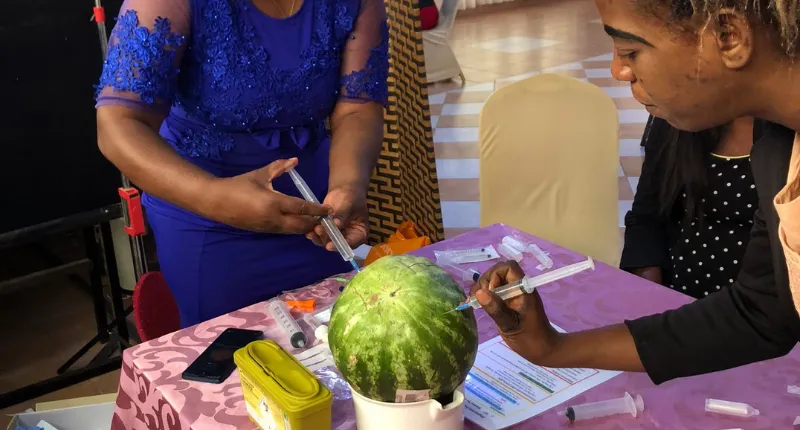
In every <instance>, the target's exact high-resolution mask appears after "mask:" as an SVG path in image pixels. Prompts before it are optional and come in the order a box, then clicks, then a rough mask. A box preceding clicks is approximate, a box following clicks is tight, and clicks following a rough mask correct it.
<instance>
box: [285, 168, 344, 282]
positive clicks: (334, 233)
mask: <svg viewBox="0 0 800 430" xmlns="http://www.w3.org/2000/svg"><path fill="white" fill-rule="evenodd" d="M289 176H291V177H292V181H293V182H294V185H295V186H296V187H297V189H298V190H299V191H300V194H302V195H303V198H304V199H306V201H309V202H311V203H317V204H319V200H317V197H316V196H315V195H314V193H312V192H311V188H308V184H306V181H305V180H303V177H302V176H300V174H299V173H297V172H296V171H295V170H294V169H290V170H289ZM320 222H321V223H322V227H323V228H325V232H326V233H328V237H330V238H331V242H333V246H335V247H336V250H337V251H339V255H341V256H342V259H343V260H344V261H347V262H349V263H350V265H351V266H353V269H355V271H356V272H358V271H359V268H358V264H356V255H355V253H354V252H353V248H351V247H350V245H349V244H348V243H347V241H346V240H345V239H344V236H342V232H341V231H339V228H338V227H336V224H335V223H334V222H333V220H332V219H331V217H329V216H324V217H322V218H320Z"/></svg>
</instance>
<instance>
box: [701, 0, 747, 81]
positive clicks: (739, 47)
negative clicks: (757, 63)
mask: <svg viewBox="0 0 800 430" xmlns="http://www.w3.org/2000/svg"><path fill="white" fill-rule="evenodd" d="M708 29H709V30H711V31H713V34H714V40H715V41H716V45H717V50H718V51H719V56H720V59H721V60H722V62H723V64H724V65H725V66H726V67H727V68H729V69H732V70H738V69H742V68H744V67H745V66H746V65H747V64H748V63H749V62H750V59H751V58H752V56H753V41H754V40H753V27H752V26H751V25H750V22H749V21H748V20H747V17H746V16H745V15H744V14H742V13H741V12H739V11H737V10H735V9H731V8H724V9H721V10H719V11H718V12H717V13H716V14H715V15H714V16H712V17H711V21H710V22H709V26H708Z"/></svg>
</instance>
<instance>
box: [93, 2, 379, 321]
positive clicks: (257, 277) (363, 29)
mask: <svg viewBox="0 0 800 430" xmlns="http://www.w3.org/2000/svg"><path fill="white" fill-rule="evenodd" d="M298 4H299V9H298V10H297V12H296V13H295V14H294V15H292V16H291V17H289V18H285V19H277V18H272V17H270V16H268V15H265V14H264V13H262V12H261V11H260V10H258V9H257V8H256V7H255V6H254V5H253V4H252V3H251V1H250V0H126V1H125V3H124V4H123V7H122V10H121V11H120V15H119V19H118V21H117V23H116V26H115V28H114V31H113V33H112V36H111V41H110V46H109V51H108V58H107V61H106V63H105V66H104V69H103V73H102V76H101V78H100V83H99V85H98V97H97V104H98V106H102V105H108V104H117V105H124V106H129V107H131V108H134V109H147V110H150V111H154V112H160V113H163V114H164V115H165V120H164V122H163V124H162V126H161V129H160V131H159V134H160V135H161V136H162V137H163V139H164V140H165V141H166V142H167V143H168V144H169V145H170V146H171V147H172V148H173V149H174V150H175V151H177V152H178V153H179V154H181V155H182V156H183V157H184V158H185V159H186V160H188V161H189V162H191V163H193V164H195V165H197V166H199V167H200V168H202V169H204V170H206V171H208V172H210V173H212V174H214V175H216V176H218V177H231V176H236V175H239V174H242V173H246V172H248V171H252V170H255V169H258V168H260V167H263V166H265V165H267V164H269V163H270V162H272V161H274V160H277V159H285V158H290V157H298V158H299V165H298V167H297V169H296V170H297V171H298V173H300V174H301V175H302V176H303V177H304V178H305V179H306V181H307V182H308V184H309V186H310V187H311V188H312V190H313V191H314V192H315V193H316V195H317V197H318V198H319V200H320V201H322V200H323V198H324V197H325V194H326V193H327V186H328V173H329V170H328V160H329V150H330V145H331V139H330V134H329V131H328V130H327V127H326V119H327V117H328V116H329V115H330V114H331V112H332V110H333V108H334V106H335V105H336V104H337V103H364V102H379V103H385V102H386V99H387V87H386V80H387V74H388V55H387V41H388V32H387V27H386V15H385V9H384V2H383V0H305V1H303V2H302V4H301V3H300V0H298ZM273 186H274V188H275V189H276V190H277V191H280V192H282V193H285V194H289V195H293V196H297V197H300V195H299V193H298V192H297V190H296V189H295V187H294V185H293V184H292V182H291V179H289V178H288V176H286V175H284V176H283V177H280V178H278V179H277V180H276V181H274V182H273ZM143 202H144V205H145V207H146V210H147V216H148V220H149V222H150V224H151V226H152V230H153V233H154V235H155V239H156V246H157V249H158V257H159V262H160V265H161V270H162V272H163V274H164V276H165V278H166V280H167V283H168V284H169V286H170V289H171V290H172V292H173V294H174V296H175V299H176V301H177V302H178V307H179V308H180V313H181V323H182V325H183V326H184V327H186V326H190V325H194V324H196V323H199V322H201V321H204V320H207V319H210V318H213V317H215V316H218V315H221V314H224V313H227V312H230V311H233V310H236V309H239V308H241V307H244V306H247V305H249V304H252V303H256V302H259V301H262V300H265V299H268V298H270V297H272V296H275V295H276V294H278V293H280V292H281V291H283V290H287V289H292V288H296V287H300V286H303V285H307V284H310V283H314V282H316V281H319V280H320V279H322V278H325V277H327V276H330V275H332V274H335V273H339V272H344V271H347V270H349V266H348V265H347V264H346V263H345V262H343V261H342V259H341V257H340V256H339V254H338V253H334V252H328V251H325V250H324V249H322V248H319V247H317V246H315V245H314V244H313V243H311V242H310V241H309V240H308V239H306V238H305V237H304V236H302V235H270V234H257V233H252V232H247V231H242V230H239V229H236V228H233V227H230V226H227V225H223V224H220V223H217V222H214V221H211V220H208V219H205V218H202V217H200V216H198V215H196V214H194V213H191V212H189V211H187V210H185V209H182V208H180V207H177V206H175V205H173V204H170V203H168V202H166V201H163V200H160V199H157V198H155V197H153V196H150V195H147V194H145V195H144V197H143Z"/></svg>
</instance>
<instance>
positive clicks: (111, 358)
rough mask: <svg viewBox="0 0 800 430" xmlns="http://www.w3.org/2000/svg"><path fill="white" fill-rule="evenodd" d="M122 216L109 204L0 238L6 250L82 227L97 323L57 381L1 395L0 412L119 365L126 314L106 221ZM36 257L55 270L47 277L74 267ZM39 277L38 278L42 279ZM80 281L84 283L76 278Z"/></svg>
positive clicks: (125, 336) (125, 343) (125, 342)
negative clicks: (111, 314)
mask: <svg viewBox="0 0 800 430" xmlns="http://www.w3.org/2000/svg"><path fill="white" fill-rule="evenodd" d="M121 216H122V214H121V208H120V205H113V206H110V207H106V208H103V209H100V210H98V211H92V212H88V213H84V214H79V215H76V216H72V217H67V218H62V219H59V220H55V221H51V222H48V223H44V224H40V225H37V226H33V227H27V228H24V229H20V230H16V231H13V232H9V233H5V234H2V235H0V248H6V247H14V246H19V245H23V244H26V243H30V242H33V241H36V240H38V239H40V238H43V237H47V236H52V235H54V234H58V233H63V232H67V231H71V230H75V229H78V228H82V230H83V237H84V244H85V247H86V257H87V258H88V260H89V261H90V262H91V264H92V269H91V276H90V282H89V287H90V289H91V293H92V299H93V301H94V314H95V321H96V323H97V335H96V336H95V337H94V338H92V339H91V340H90V341H89V342H88V343H87V344H86V345H85V346H84V347H83V348H81V349H80V350H79V351H78V353H76V354H75V355H74V356H73V357H72V358H70V359H69V360H68V361H67V362H66V363H65V364H64V365H63V366H61V367H60V368H59V369H58V376H55V377H52V378H49V379H45V380H43V381H40V382H37V383H34V384H31V385H28V386H25V387H22V388H20V389H17V390H14V391H10V392H8V393H4V394H0V409H3V408H6V407H8V406H12V405H15V404H17V403H22V402H24V401H27V400H30V399H33V398H36V397H39V396H41V395H44V394H47V393H50V392H53V391H57V390H60V389H62V388H66V387H69V386H71V385H74V384H78V383H80V382H83V381H86V380H88V379H91V378H94V377H96V376H100V375H103V374H105V373H108V372H111V371H114V370H116V369H119V368H120V366H121V363H122V355H121V352H122V350H123V349H124V348H127V347H128V346H129V345H128V330H127V325H126V321H125V315H126V312H125V309H124V304H123V302H122V288H121V286H120V281H119V273H118V272H117V262H116V257H115V255H114V248H113V244H112V242H111V240H112V238H111V226H110V224H109V223H110V221H111V220H114V219H117V218H120V217H121ZM41 254H42V256H43V257H45V259H46V260H47V262H48V263H50V264H52V265H54V267H51V268H49V269H46V270H44V271H42V272H47V273H48V274H52V273H54V272H57V271H64V270H69V269H71V268H72V267H73V265H72V264H70V263H66V264H64V263H63V262H60V261H59V260H58V259H57V258H56V257H55V256H53V255H48V253H47V252H46V251H44V252H42V253H41ZM104 271H105V272H106V275H107V276H108V281H109V288H110V291H111V302H112V308H113V310H114V319H113V321H111V322H110V323H109V321H108V313H107V309H106V300H105V295H104V293H103V273H104ZM42 272H39V273H38V274H39V275H41V273H42ZM36 275H37V274H36V273H34V274H31V275H28V276H26V277H24V278H26V280H27V279H31V278H33V277H35V276H36ZM71 278H72V277H71ZM13 281H14V280H12V282H13ZM79 282H80V283H83V284H85V283H84V282H83V280H82V279H80V278H79ZM5 285H11V283H10V282H8V283H5ZM12 286H13V285H12ZM98 343H101V344H104V346H103V349H102V350H101V351H100V352H99V353H98V354H97V355H96V356H95V357H94V358H93V359H92V360H91V362H90V363H89V364H88V365H87V366H86V367H84V368H81V369H76V370H71V371H70V370H69V368H70V367H72V366H73V365H74V364H75V362H77V361H78V360H79V359H80V358H81V357H82V356H83V355H85V354H86V353H87V352H88V351H89V350H90V349H91V348H92V347H93V346H94V345H96V344H98Z"/></svg>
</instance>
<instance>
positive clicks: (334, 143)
mask: <svg viewBox="0 0 800 430" xmlns="http://www.w3.org/2000/svg"><path fill="white" fill-rule="evenodd" d="M344 105H345V106H337V108H336V110H335V111H334V115H332V116H331V153H330V180H329V188H330V189H334V188H337V187H357V188H358V189H364V190H366V189H367V187H368V186H369V181H370V177H371V176H372V171H373V170H374V169H375V163H377V161H378V156H379V155H380V153H381V148H382V146H383V109H382V107H381V106H380V105H379V104H377V103H364V104H347V103H345V104H344Z"/></svg>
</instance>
